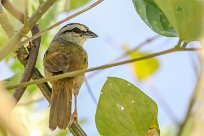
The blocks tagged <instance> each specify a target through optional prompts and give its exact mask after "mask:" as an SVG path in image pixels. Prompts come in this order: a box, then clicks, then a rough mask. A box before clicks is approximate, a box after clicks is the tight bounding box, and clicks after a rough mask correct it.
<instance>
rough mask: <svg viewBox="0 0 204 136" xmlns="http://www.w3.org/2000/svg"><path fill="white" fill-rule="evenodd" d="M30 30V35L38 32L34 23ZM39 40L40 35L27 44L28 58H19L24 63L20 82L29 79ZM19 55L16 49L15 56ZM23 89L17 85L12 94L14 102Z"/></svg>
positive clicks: (20, 95)
mask: <svg viewBox="0 0 204 136" xmlns="http://www.w3.org/2000/svg"><path fill="white" fill-rule="evenodd" d="M31 32H32V35H34V34H36V33H38V32H39V28H38V26H37V25H35V26H34V27H33V28H32V30H31ZM40 42H41V37H38V38H37V39H35V40H33V41H32V42H31V43H30V44H29V45H30V51H29V57H28V60H25V59H24V57H23V59H22V60H20V61H22V63H23V64H24V65H25V70H24V74H23V76H22V79H21V82H26V81H30V79H31V77H32V75H33V70H34V68H35V64H36V60H37V56H38V51H39V48H40ZM21 55H22V54H19V52H18V51H17V56H21ZM18 58H19V59H21V58H22V57H18ZM26 58H27V57H26ZM26 61H27V62H26ZM25 89H26V87H19V88H17V89H16V91H15V93H14V94H13V96H14V97H15V99H16V103H18V101H19V100H20V98H21V97H22V95H23V93H24V92H25Z"/></svg>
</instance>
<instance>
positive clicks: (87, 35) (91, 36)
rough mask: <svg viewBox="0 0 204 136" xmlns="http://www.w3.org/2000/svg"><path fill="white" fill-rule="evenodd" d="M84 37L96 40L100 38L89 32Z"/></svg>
mask: <svg viewBox="0 0 204 136" xmlns="http://www.w3.org/2000/svg"><path fill="white" fill-rule="evenodd" d="M84 37H86V38H96V37H98V35H96V34H95V33H94V32H92V31H90V30H88V31H87V32H86V33H85V34H84Z"/></svg>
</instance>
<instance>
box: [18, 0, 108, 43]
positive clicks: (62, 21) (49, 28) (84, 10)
mask: <svg viewBox="0 0 204 136" xmlns="http://www.w3.org/2000/svg"><path fill="white" fill-rule="evenodd" d="M103 1H104V0H97V1H96V2H94V3H93V4H91V5H89V6H88V7H86V8H84V9H82V10H80V11H78V12H76V13H75V14H73V15H71V16H69V17H66V18H65V19H62V20H61V21H59V22H57V23H56V24H54V25H52V26H50V27H48V28H46V29H44V30H42V31H41V32H39V33H37V34H35V35H33V36H32V37H30V38H28V39H26V40H25V41H22V42H20V45H24V44H25V43H28V42H29V41H32V40H34V39H36V38H37V37H39V36H41V35H43V34H45V33H47V32H48V31H50V30H51V29H53V28H55V27H57V26H58V25H60V24H62V23H64V22H66V21H68V20H70V19H72V18H74V17H76V16H78V15H80V14H82V13H84V12H86V11H88V10H90V9H92V8H93V7H95V6H97V5H98V4H100V3H101V2H103Z"/></svg>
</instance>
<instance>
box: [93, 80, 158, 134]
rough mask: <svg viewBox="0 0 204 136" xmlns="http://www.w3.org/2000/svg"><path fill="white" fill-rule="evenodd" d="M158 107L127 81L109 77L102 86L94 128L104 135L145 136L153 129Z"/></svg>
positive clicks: (156, 124) (155, 126)
mask: <svg viewBox="0 0 204 136" xmlns="http://www.w3.org/2000/svg"><path fill="white" fill-rule="evenodd" d="M157 114H158V109H157V104H156V103H155V102H154V101H153V100H152V99H151V98H149V97H148V96H147V95H145V94H144V93H143V92H142V91H141V90H140V89H139V88H137V87H135V86H134V85H133V84H131V83H129V82H128V81H126V80H123V79H120V78H116V77H110V78H108V80H107V81H106V83H105V84H104V86H103V88H102V92H101V95H100V98H99V103H98V107H97V111H96V126H97V129H98V131H99V133H100V134H101V135H103V136H127V135H128V136H145V134H147V132H148V129H149V128H156V129H157V131H158V132H159V127H158V123H157Z"/></svg>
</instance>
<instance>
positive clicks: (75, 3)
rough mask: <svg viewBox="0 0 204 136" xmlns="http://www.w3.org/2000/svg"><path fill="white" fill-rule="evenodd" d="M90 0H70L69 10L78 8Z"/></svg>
mask: <svg viewBox="0 0 204 136" xmlns="http://www.w3.org/2000/svg"><path fill="white" fill-rule="evenodd" d="M88 2H90V0H70V10H73V9H76V8H79V7H81V6H83V5H85V4H87V3H88Z"/></svg>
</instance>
